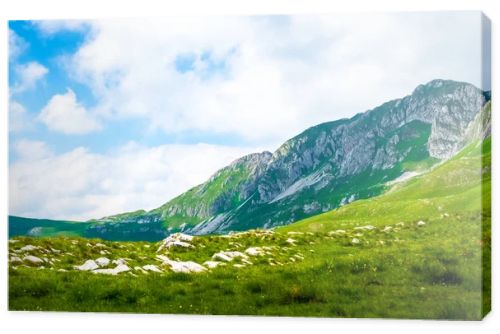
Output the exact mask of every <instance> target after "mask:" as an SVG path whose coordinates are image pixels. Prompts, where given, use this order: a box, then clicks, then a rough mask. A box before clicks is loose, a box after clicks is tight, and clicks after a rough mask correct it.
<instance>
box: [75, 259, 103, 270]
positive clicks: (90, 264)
mask: <svg viewBox="0 0 500 334" xmlns="http://www.w3.org/2000/svg"><path fill="white" fill-rule="evenodd" d="M97 268H99V266H98V265H97V263H95V261H94V260H87V261H85V263H84V264H82V265H81V266H75V269H78V270H82V271H89V270H94V269H97Z"/></svg>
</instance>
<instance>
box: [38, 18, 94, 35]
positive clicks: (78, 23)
mask: <svg viewBox="0 0 500 334" xmlns="http://www.w3.org/2000/svg"><path fill="white" fill-rule="evenodd" d="M32 22H33V24H34V25H35V26H36V27H37V28H38V30H39V31H40V32H41V33H42V34H44V35H45V36H50V35H54V34H57V33H58V32H60V31H82V30H84V29H85V27H86V23H85V21H82V20H43V21H32Z"/></svg>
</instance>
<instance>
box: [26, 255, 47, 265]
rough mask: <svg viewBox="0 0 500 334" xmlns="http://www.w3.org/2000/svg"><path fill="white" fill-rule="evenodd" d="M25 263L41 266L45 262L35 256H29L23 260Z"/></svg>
mask: <svg viewBox="0 0 500 334" xmlns="http://www.w3.org/2000/svg"><path fill="white" fill-rule="evenodd" d="M23 261H28V262H31V263H33V264H40V263H43V260H42V259H41V258H39V257H36V256H33V255H28V256H25V257H24V258H23Z"/></svg>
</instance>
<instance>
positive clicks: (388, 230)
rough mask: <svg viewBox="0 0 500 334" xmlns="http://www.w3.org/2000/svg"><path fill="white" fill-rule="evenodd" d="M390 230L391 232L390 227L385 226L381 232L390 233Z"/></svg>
mask: <svg viewBox="0 0 500 334" xmlns="http://www.w3.org/2000/svg"><path fill="white" fill-rule="evenodd" d="M391 230H392V227H391V226H386V227H384V229H383V230H382V232H390V231H391Z"/></svg>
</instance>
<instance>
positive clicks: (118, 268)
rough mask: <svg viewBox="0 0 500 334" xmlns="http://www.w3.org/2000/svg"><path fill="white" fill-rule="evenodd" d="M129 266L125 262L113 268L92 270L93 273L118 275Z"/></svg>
mask: <svg viewBox="0 0 500 334" xmlns="http://www.w3.org/2000/svg"><path fill="white" fill-rule="evenodd" d="M129 270H130V267H129V266H127V265H126V264H119V265H117V266H116V267H115V268H113V269H96V270H92V272H93V273H94V274H105V275H118V274H119V273H123V272H127V271H129Z"/></svg>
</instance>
